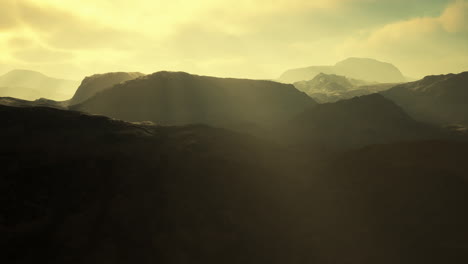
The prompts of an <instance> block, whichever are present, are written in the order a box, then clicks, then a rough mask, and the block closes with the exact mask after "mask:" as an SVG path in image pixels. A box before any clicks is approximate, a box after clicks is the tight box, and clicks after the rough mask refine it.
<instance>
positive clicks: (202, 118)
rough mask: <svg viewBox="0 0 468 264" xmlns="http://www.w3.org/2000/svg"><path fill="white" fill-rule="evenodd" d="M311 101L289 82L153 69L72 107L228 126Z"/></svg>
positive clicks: (267, 118) (276, 116)
mask: <svg viewBox="0 0 468 264" xmlns="http://www.w3.org/2000/svg"><path fill="white" fill-rule="evenodd" d="M315 104H316V103H315V101H314V100H313V99H311V98H310V97H308V96H307V95H306V94H305V93H302V92H299V91H298V90H297V89H295V88H294V86H293V85H288V84H281V83H277V82H272V81H257V80H242V79H230V78H227V79H223V78H215V77H208V76H197V75H191V74H188V73H183V72H157V73H154V74H151V75H147V76H144V77H141V78H138V79H135V80H131V81H127V82H125V83H121V84H118V85H115V86H113V87H112V89H107V90H105V91H102V92H101V93H98V94H96V95H95V96H94V97H91V98H90V99H88V100H86V101H85V102H83V103H81V104H78V105H74V106H71V109H73V110H79V111H84V112H88V113H93V114H102V115H106V116H110V117H114V118H118V119H122V120H128V121H152V122H155V123H158V124H174V125H180V124H190V123H205V124H210V125H216V126H224V127H231V126H232V125H238V124H252V123H253V124H270V123H274V122H277V121H280V120H286V119H288V118H291V117H292V116H294V115H296V114H298V113H300V112H301V111H303V110H304V109H305V108H307V107H309V106H311V105H315Z"/></svg>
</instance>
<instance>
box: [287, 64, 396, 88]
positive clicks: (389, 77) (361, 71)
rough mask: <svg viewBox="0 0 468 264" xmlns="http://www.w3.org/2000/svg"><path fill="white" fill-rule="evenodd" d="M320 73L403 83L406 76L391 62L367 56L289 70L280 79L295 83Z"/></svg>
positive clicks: (371, 80)
mask: <svg viewBox="0 0 468 264" xmlns="http://www.w3.org/2000/svg"><path fill="white" fill-rule="evenodd" d="M319 73H325V74H337V75H344V76H346V77H349V78H354V79H359V80H364V81H369V82H380V83H401V82H405V77H404V76H403V75H402V73H401V72H400V70H398V68H397V67H395V66H394V65H392V64H390V63H386V62H381V61H378V60H374V59H367V58H348V59H346V60H343V61H340V62H338V63H336V64H335V65H334V66H311V67H306V68H299V69H292V70H288V71H286V72H285V73H283V74H282V75H281V77H280V78H279V81H281V82H285V83H294V82H300V81H307V80H311V79H313V78H314V77H315V76H317V75H318V74H319Z"/></svg>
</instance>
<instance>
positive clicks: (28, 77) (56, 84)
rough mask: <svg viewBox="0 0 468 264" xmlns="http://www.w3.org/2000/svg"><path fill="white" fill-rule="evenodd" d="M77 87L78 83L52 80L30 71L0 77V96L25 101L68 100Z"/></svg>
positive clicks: (13, 71)
mask: <svg viewBox="0 0 468 264" xmlns="http://www.w3.org/2000/svg"><path fill="white" fill-rule="evenodd" d="M77 86H78V82H76V81H70V80H62V79H56V78H51V77H48V76H46V75H44V74H42V73H40V72H36V71H29V70H12V71H10V72H8V73H6V74H4V75H2V76H0V96H9V97H17V98H21V99H25V100H36V99H39V98H49V99H53V100H67V99H69V98H70V95H71V94H72V93H73V91H74V90H75V89H76V87H77Z"/></svg>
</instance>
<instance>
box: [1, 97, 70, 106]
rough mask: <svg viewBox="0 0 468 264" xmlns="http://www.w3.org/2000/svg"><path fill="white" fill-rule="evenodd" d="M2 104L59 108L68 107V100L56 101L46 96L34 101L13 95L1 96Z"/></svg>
mask: <svg viewBox="0 0 468 264" xmlns="http://www.w3.org/2000/svg"><path fill="white" fill-rule="evenodd" d="M0 105H6V106H15V107H51V108H58V109H67V105H68V101H60V102H58V101H54V100H49V99H45V98H41V99H37V100H34V101H28V100H22V99H18V98H13V97H0Z"/></svg>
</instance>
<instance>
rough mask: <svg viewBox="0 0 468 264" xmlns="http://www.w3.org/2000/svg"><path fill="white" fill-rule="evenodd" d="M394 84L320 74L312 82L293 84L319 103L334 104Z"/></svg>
mask: <svg viewBox="0 0 468 264" xmlns="http://www.w3.org/2000/svg"><path fill="white" fill-rule="evenodd" d="M395 85H396V84H380V83H370V82H366V81H362V80H357V79H352V78H347V77H345V76H340V75H335V74H324V73H320V74H318V75H317V76H315V77H314V78H313V79H312V80H309V81H301V82H296V83H294V86H295V87H296V88H297V89H299V90H300V91H303V92H305V93H307V94H308V95H309V96H310V97H312V98H313V99H315V100H316V101H317V102H319V103H329V102H336V101H338V100H343V99H350V98H353V97H356V96H363V95H368V94H372V93H377V92H380V91H383V90H386V89H389V88H391V87H393V86H395Z"/></svg>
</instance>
